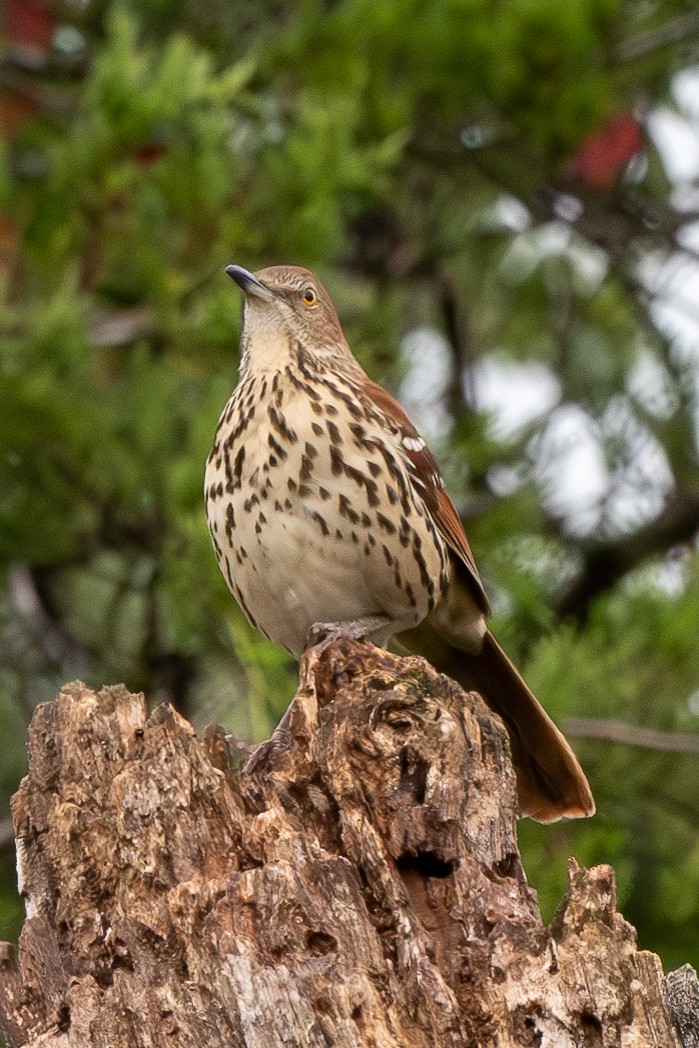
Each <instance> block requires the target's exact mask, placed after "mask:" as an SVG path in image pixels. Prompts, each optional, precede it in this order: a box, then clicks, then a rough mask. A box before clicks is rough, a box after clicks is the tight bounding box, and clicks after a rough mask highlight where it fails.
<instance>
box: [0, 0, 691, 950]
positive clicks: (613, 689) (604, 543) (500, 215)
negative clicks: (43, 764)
mask: <svg viewBox="0 0 699 1048" xmlns="http://www.w3.org/2000/svg"><path fill="white" fill-rule="evenodd" d="M1 33H2V49H1V57H0V124H1V127H2V139H1V142H0V150H1V151H2V163H1V165H0V285H1V288H2V291H1V293H0V325H1V329H0V337H1V339H2V344H1V353H0V733H1V735H2V741H1V743H0V937H5V938H10V939H11V938H14V937H16V936H17V934H18V932H19V929H20V924H21V917H22V903H21V900H20V899H19V898H18V896H17V892H16V883H15V872H14V846H13V841H12V834H11V824H10V822H9V800H10V796H11V794H12V792H13V790H14V789H15V788H16V786H17V783H18V781H19V778H20V776H21V775H22V773H23V771H24V769H25V766H26V763H25V762H26V758H25V745H24V739H25V729H26V725H27V722H28V720H29V718H30V717H31V715H32V711H33V709H34V707H35V705H36V704H37V703H39V702H42V701H45V700H46V699H49V698H51V697H52V696H53V695H54V694H55V692H56V690H57V689H58V687H59V686H60V685H61V684H62V683H64V682H65V681H67V680H71V679H73V678H76V677H78V678H81V679H83V680H85V681H87V682H88V683H90V684H92V685H94V686H99V685H102V684H104V683H113V682H117V681H123V682H125V683H126V684H127V685H128V687H129V688H131V689H136V690H143V691H144V692H145V693H146V695H147V697H148V700H149V702H151V703H152V704H156V703H159V702H163V701H170V702H173V703H174V704H175V705H176V706H177V708H178V709H179V710H180V711H181V712H182V713H184V715H185V716H187V717H189V718H191V719H192V720H193V722H194V723H195V724H196V725H197V726H199V727H201V726H203V725H205V724H206V723H209V722H211V721H218V722H221V723H222V724H224V725H225V726H226V727H227V728H228V729H230V730H232V731H233V732H235V733H236V734H237V735H238V736H241V737H242V738H244V739H247V740H249V741H256V740H259V739H262V738H263V737H265V736H266V735H267V734H268V733H269V731H270V730H271V728H272V726H273V725H274V723H275V722H276V719H277V718H278V717H279V716H280V714H281V712H282V711H283V709H284V708H285V706H286V704H287V702H288V700H289V698H290V696H291V695H292V694H293V690H294V683H295V667H294V665H293V663H292V661H291V660H290V659H289V657H288V656H286V655H285V654H284V653H283V652H280V651H279V650H276V649H274V648H272V647H270V646H269V645H268V644H267V643H266V642H264V641H263V639H262V638H260V637H259V636H257V635H256V634H255V633H254V632H253V631H251V629H250V628H249V627H248V626H247V625H246V624H245V622H244V620H243V618H242V616H241V614H240V612H239V611H238V609H237V608H236V606H235V604H234V602H233V600H232V599H231V598H230V597H229V595H228V593H227V591H226V589H225V586H224V583H223V581H222V579H221V578H220V577H219V574H218V570H217V568H216V564H215V561H214V557H213V553H212V550H211V548H210V543H209V538H208V534H207V531H206V526H205V522H204V513H203V508H202V496H201V487H202V476H203V464H204V459H205V457H206V454H207V451H208V448H209V446H210V442H211V438H212V434H213V431H214V428H215V425H216V421H217V418H218V415H219V412H220V410H221V408H222V406H223V403H224V401H225V399H226V397H227V395H228V393H229V392H230V390H231V388H232V386H233V385H234V383H235V380H236V369H237V343H238V332H239V316H240V303H239V296H238V294H237V291H236V289H235V288H234V286H233V285H232V284H231V282H230V281H229V280H228V279H227V277H225V275H224V274H223V267H224V265H225V264H226V263H228V262H231V261H234V262H237V263H239V264H242V265H244V266H246V267H248V268H251V269H255V268H258V267H259V266H262V265H268V264H272V263H276V262H291V263H299V264H304V265H307V266H310V267H312V268H314V269H316V270H317V271H318V273H319V274H320V275H321V278H322V279H323V280H324V282H325V283H326V284H327V286H328V287H329V289H330V291H331V293H332V295H333V297H334V299H335V301H336V304H337V306H338V309H339V312H340V315H341V317H342V319H343V322H344V324H345V328H346V331H347V334H348V337H349V340H350V343H351V345H352V346H353V348H354V350H355V352H356V354H357V356H358V357H359V359H360V360H361V362H362V363H363V365H364V366H365V368H366V369H367V370H368V371H369V372H370V374H371V375H372V377H374V378H376V379H377V380H379V381H380V382H382V383H383V384H384V385H386V386H387V387H388V388H389V389H391V390H392V391H393V392H394V393H396V394H397V395H398V396H399V397H400V398H401V399H402V401H403V403H404V404H405V405H406V407H407V408H408V410H409V411H410V412H411V414H412V415H413V416H414V419H415V421H416V422H417V423H418V425H419V426H420V427H421V429H422V430H423V432H424V433H425V435H426V436H428V437H429V439H430V441H431V443H432V445H433V447H434V450H435V452H436V454H437V457H438V459H439V461H440V463H441V465H442V467H443V471H444V474H445V476H446V478H447V482H448V486H449V488H450V490H451V492H452V494H453V497H454V499H455V502H456V504H457V507H458V509H459V511H460V513H461V515H462V517H463V520H464V522H465V524H466V526H467V528H468V531H469V535H470V537H471V539H472V543H473V546H474V548H475V551H476V556H477V558H478V561H479V565H480V568H481V571H482V573H483V575H484V578H485V580H486V585H487V587H488V590H489V592H490V594H491V597H492V603H493V608H494V613H495V618H496V629H497V632H498V635H499V636H500V638H501V639H502V640H503V642H504V643H505V646H506V647H507V648H508V650H509V651H510V653H511V654H512V655H513V656H514V657H515V658H516V659H517V660H518V662H519V663H520V664H521V665H522V667H523V669H524V671H525V675H526V676H527V678H528V680H529V682H530V683H531V685H532V687H533V688H534V689H535V691H536V692H537V693H538V695H539V697H540V698H541V700H542V701H543V702H544V704H545V705H546V706H547V708H548V709H549V710H550V711H551V712H552V713H553V714H554V716H555V717H556V718H557V719H558V721H559V722H560V723H562V724H563V725H564V726H566V727H567V729H568V731H569V733H570V735H571V737H572V738H573V741H574V744H575V746H576V749H577V750H578V752H579V754H580V756H581V759H582V761H583V763H584V765H585V767H586V770H587V771H588V773H589V777H590V780H591V782H592V785H593V789H594V792H595V794H596V798H597V802H598V808H599V814H598V815H597V816H596V817H595V818H594V819H593V820H591V821H589V822H585V823H584V824H577V823H576V824H574V825H573V824H571V825H562V826H556V827H538V826H534V825H532V824H529V823H522V824H520V834H521V840H522V845H523V849H524V859H525V865H526V868H527V870H528V874H529V876H530V879H531V881H532V883H533V885H534V886H535V887H536V889H537V890H538V892H539V894H540V899H541V904H542V908H543V910H544V913H545V915H547V916H550V915H551V914H552V912H553V910H554V908H555V906H556V905H557V902H558V901H559V900H560V898H561V895H562V893H563V891H564V888H565V883H566V859H567V857H568V856H569V855H575V856H576V857H577V858H578V860H579V861H580V862H581V863H584V864H592V863H598V862H611V863H612V864H613V865H614V867H615V869H616V872H617V877H618V886H619V902H620V906H621V908H622V911H623V913H624V915H625V916H626V917H627V919H628V920H630V921H631V922H633V923H634V924H635V925H636V926H637V928H638V933H639V939H640V943H641V945H642V946H643V947H646V948H649V949H653V950H656V951H658V952H659V953H660V955H661V957H662V959H663V962H664V964H665V966H666V967H667V968H671V967H673V966H677V965H679V964H682V963H684V962H686V961H690V962H693V963H694V964H695V965H697V964H699V941H698V940H699V935H698V932H699V834H698V832H697V831H698V830H699V651H698V649H699V558H698V556H697V541H696V540H697V532H698V529H699V467H698V436H699V426H698V414H697V399H698V394H699V294H698V292H699V254H698V252H699V224H698V220H699V14H698V13H697V9H696V4H695V3H694V2H693V0H692V2H681V0H646V2H644V3H638V2H637V0H575V3H571V0H508V2H506V3H505V2H501V3H496V2H493V0H431V2H429V3H427V2H424V0H422V2H417V0H337V2H333V0H326V2H325V3H323V2H321V0H308V2H306V0H297V2H290V0H254V2H253V0H240V2H237V3H230V2H223V0H138V2H136V0H55V2H51V0H46V2H41V0H5V6H4V10H3V13H2V27H1Z"/></svg>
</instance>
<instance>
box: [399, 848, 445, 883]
mask: <svg viewBox="0 0 699 1048" xmlns="http://www.w3.org/2000/svg"><path fill="white" fill-rule="evenodd" d="M397 866H398V872H399V873H400V875H401V876H402V877H405V876H407V875H410V874H415V873H419V874H420V876H421V877H436V878H438V879H441V880H443V879H444V878H445V877H450V876H451V875H452V873H453V872H454V869H455V866H456V863H455V862H453V861H450V862H445V860H444V859H441V858H440V857H439V855H437V853H436V852H430V851H425V852H418V853H417V855H402V856H401V857H400V859H399V860H398V863H397Z"/></svg>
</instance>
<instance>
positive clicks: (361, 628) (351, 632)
mask: <svg viewBox="0 0 699 1048" xmlns="http://www.w3.org/2000/svg"><path fill="white" fill-rule="evenodd" d="M390 624H391V620H390V619H389V617H388V615H367V616H366V617H365V618H363V619H354V620H352V621H350V622H314V623H313V625H312V626H311V628H310V629H309V631H308V633H307V634H306V647H307V648H316V647H322V648H327V647H328V645H330V644H332V643H333V641H336V640H365V639H367V638H369V637H371V636H372V634H375V633H376V632H377V631H381V630H386V629H387V627H389V626H390Z"/></svg>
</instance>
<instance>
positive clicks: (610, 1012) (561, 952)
mask: <svg viewBox="0 0 699 1048" xmlns="http://www.w3.org/2000/svg"><path fill="white" fill-rule="evenodd" d="M285 723H286V727H285V728H284V729H283V730H280V731H278V732H277V733H276V734H275V736H273V738H272V739H271V740H270V742H268V743H266V744H264V745H263V746H262V747H260V748H258V749H257V750H256V751H254V752H253V754H252V755H251V756H250V758H249V759H248V761H247V763H246V764H245V765H244V766H243V768H242V770H236V769H235V767H234V766H233V765H234V764H235V761H233V762H232V761H231V751H230V747H229V746H228V744H227V741H226V739H225V737H224V735H223V732H222V731H221V730H220V729H209V730H207V732H206V733H205V735H204V738H203V739H199V738H197V736H196V735H195V733H194V731H193V729H192V728H191V727H190V726H189V724H187V723H186V722H185V721H184V720H182V718H181V717H179V716H178V715H177V713H175V712H174V711H173V710H172V709H171V708H169V707H160V708H159V709H157V710H155V712H154V713H152V714H151V715H150V716H149V715H148V714H147V711H146V707H145V702H144V699H143V697H142V696H139V695H131V694H129V693H128V692H127V691H126V690H125V689H124V688H123V687H119V686H118V687H113V688H105V689H103V690H102V691H101V692H99V693H95V692H93V691H91V690H90V689H88V688H86V687H84V686H83V685H81V684H72V685H68V686H67V687H66V688H64V689H63V690H62V691H61V693H60V694H59V696H58V698H57V699H56V700H55V701H54V702H51V703H47V704H46V705H44V706H41V707H40V708H39V709H38V710H37V712H36V715H35V717H34V720H33V722H32V725H31V729H30V734H29V748H30V758H31V765H30V772H29V774H28V776H27V777H26V778H25V780H24V781H23V783H22V785H21V787H20V790H19V792H18V794H17V795H16V797H15V800H14V821H15V831H16V836H17V841H18V850H19V870H20V878H21V884H20V887H21V890H22V891H23V893H24V895H25V898H26V904H27V920H26V923H25V926H24V930H23V932H22V938H21V943H20V952H19V966H16V964H15V962H14V959H13V957H12V955H11V951H10V950H8V949H7V948H5V949H4V951H0V1024H1V1027H2V1029H3V1031H4V1033H5V1036H6V1038H7V1040H8V1043H9V1044H10V1045H11V1046H12V1048H20V1046H24V1045H27V1046H31V1048H39V1046H42V1048H49V1046H50V1048H122V1046H124V1048H125V1046H127V1045H128V1046H129V1048H132V1046H143V1048H160V1046H163V1048H164V1046H168V1048H170V1046H185V1045H187V1046H190V1045H197V1046H201V1048H219V1046H220V1048H223V1046H226V1048H231V1046H233V1048H237V1046H248V1048H275V1046H277V1045H279V1046H282V1045H283V1046H301V1048H321V1046H322V1048H328V1046H337V1048H418V1046H419V1048H457V1046H459V1048H463V1046H464V1045H467V1046H468V1045H473V1046H476V1045H481V1046H486V1048H496V1046H497V1048H510V1046H515V1045H516V1046H522V1045H531V1046H543V1048H547V1046H548V1048H553V1046H555V1048H567V1046H571V1048H572V1046H583V1045H584V1046H595V1048H606V1046H620V1048H621V1046H632V1045H633V1046H634V1048H645V1046H648V1048H650V1046H662V1048H678V1046H679V1044H680V1042H679V1041H678V1040H676V1037H675V1034H674V1033H673V1031H672V1028H671V1025H670V1022H669V1019H668V1014H667V1012H666V1009H665V1005H664V1003H663V988H664V987H663V978H662V971H661V968H660V963H659V961H658V959H657V958H656V957H655V956H654V955H652V954H648V953H641V952H638V951H637V950H636V946H635V936H634V931H633V929H632V928H631V927H630V926H629V925H628V924H627V923H626V922H625V921H624V920H623V918H622V917H621V916H620V915H619V914H618V913H617V911H616V904H615V888H614V876H613V872H612V871H611V869H609V868H608V867H598V868H596V869H593V870H589V871H586V870H581V869H579V868H578V867H577V865H576V864H575V863H571V871H570V887H569V890H568V893H567V896H566V898H565V899H564V900H563V902H562V904H561V906H560V908H559V910H558V913H557V914H556V917H555V919H554V921H553V922H552V924H551V926H550V927H549V928H546V927H545V926H544V925H543V923H542V920H541V917H540V915H539V912H538V908H537V905H536V898H535V895H534V893H533V892H532V890H531V889H530V888H529V887H528V886H527V883H526V878H525V875H524V872H523V870H522V866H521V863H520V858H519V852H518V848H517V839H516V832H515V820H514V814H513V813H514V808H515V782H514V775H513V772H512V767H511V764H510V760H509V753H508V748H507V737H506V734H505V732H504V730H503V728H502V725H501V724H500V722H499V720H498V719H497V718H496V717H495V716H494V715H493V714H492V713H490V712H489V711H488V710H487V708H486V707H485V705H484V704H483V703H482V702H481V700H480V698H479V697H478V696H477V695H473V694H471V695H468V696H465V695H464V693H463V692H462V691H461V690H460V689H459V688H458V687H457V686H456V685H455V684H454V683H453V682H452V681H450V680H449V679H448V678H446V677H443V676H440V675H439V674H437V673H435V671H434V670H432V669H431V667H430V666H429V665H428V663H426V662H425V661H424V660H422V659H419V658H406V659H399V658H397V657H396V656H393V655H391V654H388V653H387V652H384V651H381V650H379V649H376V648H374V647H372V646H371V645H367V644H354V643H350V642H348V641H339V642H336V643H334V644H332V645H330V646H328V647H325V648H322V647H319V648H314V649H312V650H311V651H310V652H308V653H307V654H306V656H305V657H304V660H303V662H302V665H301V679H300V686H299V690H298V693H297V695H296V697H295V699H294V701H293V704H292V707H291V710H290V713H289V716H288V717H287V718H286V719H285Z"/></svg>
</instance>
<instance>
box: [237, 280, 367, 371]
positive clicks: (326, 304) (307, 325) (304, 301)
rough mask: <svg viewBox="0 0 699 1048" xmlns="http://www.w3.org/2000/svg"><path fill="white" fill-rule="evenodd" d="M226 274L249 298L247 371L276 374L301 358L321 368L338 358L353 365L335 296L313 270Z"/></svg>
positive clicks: (246, 300) (245, 343) (245, 314)
mask: <svg viewBox="0 0 699 1048" xmlns="http://www.w3.org/2000/svg"><path fill="white" fill-rule="evenodd" d="M226 273H227V274H228V276H229V277H231V279H232V280H234V281H235V282H236V284H237V285H238V286H239V287H240V289H241V290H242V292H243V295H244V296H245V297H244V303H243V333H242V349H243V364H244V366H245V365H247V366H252V367H254V368H265V369H272V370H273V369H275V368H276V367H280V366H283V365H284V362H285V359H284V358H285V357H286V358H287V359H288V358H289V357H290V356H291V357H292V358H293V357H298V355H299V353H300V354H301V356H302V357H305V358H306V359H310V360H311V361H314V360H316V361H318V362H319V363H321V364H322V363H323V362H324V361H326V360H327V362H330V360H331V359H337V357H338V356H339V357H340V358H341V359H343V360H346V359H347V358H349V359H350V360H352V361H353V358H352V356H351V354H350V351H349V349H348V347H347V343H346V341H345V336H344V334H343V332H342V327H341V326H340V321H339V320H338V317H337V313H336V312H335V307H334V306H333V304H332V300H331V298H330V295H329V294H328V292H327V291H326V290H325V288H324V287H323V285H322V284H321V282H320V281H319V280H318V278H317V277H315V276H314V275H313V273H311V272H310V270H308V269H302V268H301V267H300V266H269V267H268V268H267V269H261V270H259V271H258V272H257V273H251V272H249V270H247V269H242V268H241V267H240V266H226ZM246 358H247V359H246Z"/></svg>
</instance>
